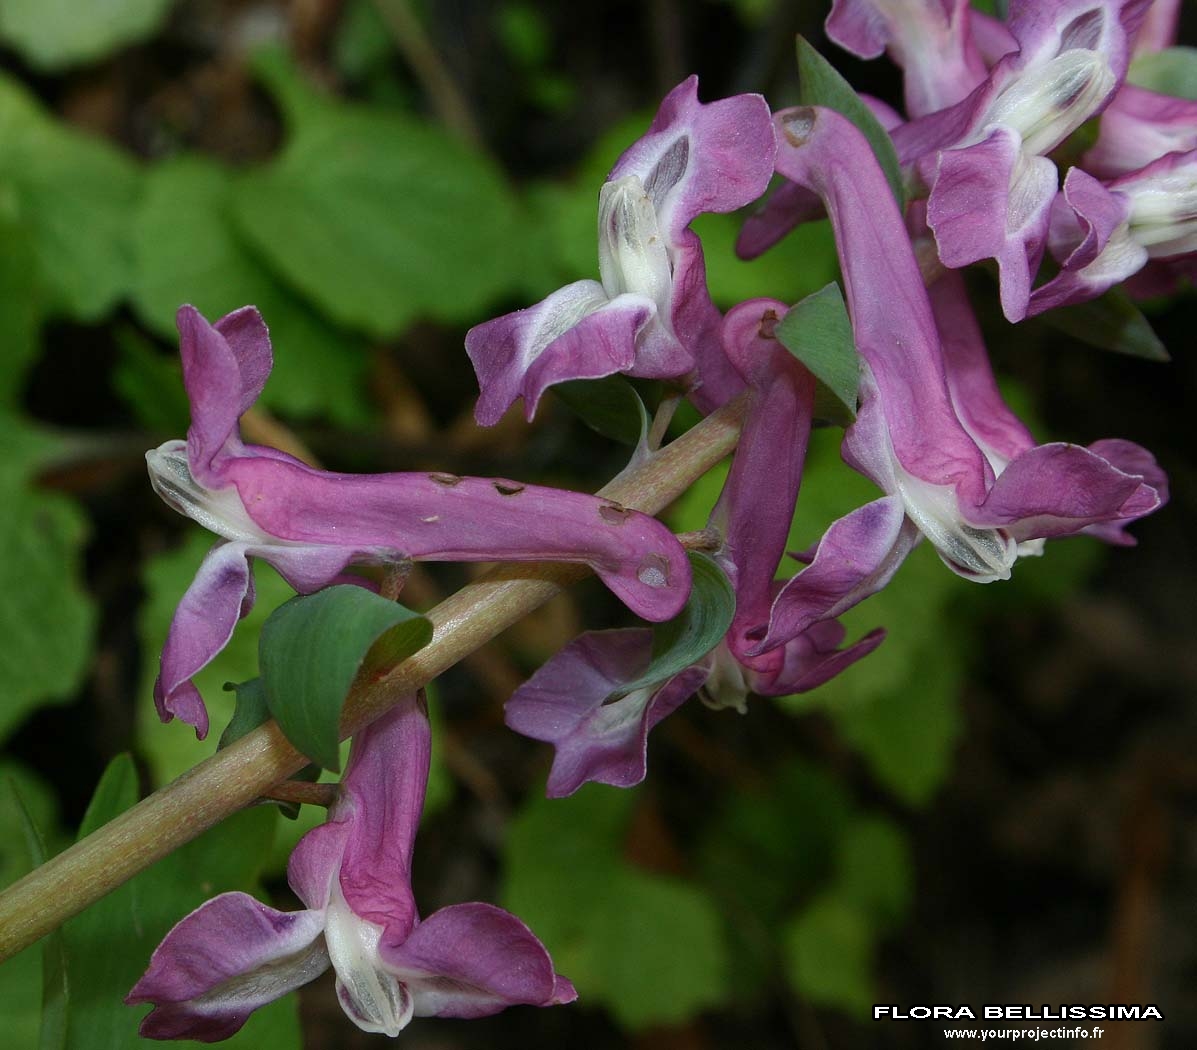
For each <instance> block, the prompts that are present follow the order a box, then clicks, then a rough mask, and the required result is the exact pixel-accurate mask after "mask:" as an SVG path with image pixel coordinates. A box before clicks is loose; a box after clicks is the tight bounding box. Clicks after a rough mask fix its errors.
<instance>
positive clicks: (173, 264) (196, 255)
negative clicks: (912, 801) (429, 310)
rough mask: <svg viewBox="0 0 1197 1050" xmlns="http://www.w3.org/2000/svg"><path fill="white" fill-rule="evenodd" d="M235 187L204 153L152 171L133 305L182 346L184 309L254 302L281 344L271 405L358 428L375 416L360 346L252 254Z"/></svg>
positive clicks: (139, 225)
mask: <svg viewBox="0 0 1197 1050" xmlns="http://www.w3.org/2000/svg"><path fill="white" fill-rule="evenodd" d="M232 186H233V176H232V174H231V173H230V172H228V171H226V170H225V169H224V168H222V167H221V166H220V165H218V164H216V163H215V162H213V161H210V160H207V159H205V158H202V157H179V158H176V159H174V160H171V161H168V162H166V163H165V164H161V165H158V166H157V167H155V168H153V169H152V170H151V171H150V172H149V173H148V175H147V177H146V192H145V197H144V198H143V200H142V202H141V206H140V207H139V208H138V211H137V214H136V218H135V221H134V225H133V234H132V240H133V247H134V251H135V256H136V263H137V266H136V275H135V278H134V287H133V305H134V307H135V308H136V309H137V312H138V314H139V315H140V316H141V317H142V319H143V320H144V321H145V323H146V324H147V325H148V326H149V327H151V328H153V329H154V330H155V331H156V332H158V333H159V334H160V335H162V336H163V338H165V339H167V340H168V341H169V342H170V343H171V345H177V340H178V334H177V331H176V329H175V312H176V311H177V310H178V308H179V306H180V305H181V304H183V303H191V304H192V305H194V306H195V307H196V308H197V309H199V311H200V312H201V313H203V314H204V315H205V316H206V317H207V318H208V319H209V320H212V321H215V320H216V318H218V317H221V316H223V315H224V314H226V313H229V312H230V311H232V310H236V309H238V308H239V307H242V306H246V305H252V306H256V307H257V308H258V309H259V310H260V311H261V313H262V317H263V319H264V320H265V321H266V325H267V327H268V328H269V329H270V338H271V342H272V344H273V346H274V371H273V373H272V374H271V377H270V380H269V382H268V383H267V384H266V389H265V391H264V392H263V396H262V399H263V402H264V403H265V404H267V405H269V406H271V407H273V408H278V409H282V410H284V411H286V412H290V413H294V414H299V415H311V414H317V413H322V414H325V415H328V416H330V417H331V418H333V419H335V420H336V421H338V422H341V423H354V422H360V421H361V420H362V419H363V418H364V417H365V416H366V414H367V413H366V408H365V404H364V400H363V387H364V383H365V375H364V373H365V365H366V355H365V349H364V347H363V345H362V342H361V340H360V339H358V338H356V337H354V336H350V335H347V334H345V333H344V332H342V331H340V330H338V329H337V328H335V327H333V326H332V325H330V324H329V323H328V322H326V321H325V320H324V319H323V318H321V317H320V316H318V315H317V314H316V313H315V312H313V310H312V309H311V308H310V307H308V306H307V305H306V304H305V303H303V302H302V301H301V300H300V299H299V298H297V297H296V296H295V295H293V294H292V293H291V292H290V291H288V290H287V289H286V288H285V287H284V286H282V285H281V284H280V283H279V282H278V280H277V279H276V278H275V277H274V276H273V275H272V274H271V273H270V272H269V271H268V270H267V269H266V268H265V267H264V266H263V265H262V263H261V262H260V261H259V259H258V258H257V257H256V256H255V255H254V254H253V253H252V252H251V251H250V249H249V247H248V246H247V245H246V244H245V243H244V242H243V240H242V238H241V237H240V235H239V234H238V233H237V231H236V230H235V229H234V227H233V224H232V221H231V215H230V211H229V209H230V198H231V195H232ZM179 382H180V383H181V380H180V381H179ZM180 389H181V386H180Z"/></svg>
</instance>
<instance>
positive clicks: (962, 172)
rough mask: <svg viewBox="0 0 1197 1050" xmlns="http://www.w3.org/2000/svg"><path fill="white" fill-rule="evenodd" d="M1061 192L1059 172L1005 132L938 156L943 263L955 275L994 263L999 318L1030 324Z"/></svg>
mask: <svg viewBox="0 0 1197 1050" xmlns="http://www.w3.org/2000/svg"><path fill="white" fill-rule="evenodd" d="M1056 186H1057V176H1056V166H1055V165H1054V164H1053V163H1052V162H1051V161H1050V160H1048V159H1047V158H1046V157H1036V156H1032V155H1030V154H1029V153H1028V152H1026V151H1024V149H1023V144H1022V142H1021V140H1020V139H1019V137H1018V135H1017V133H1016V132H1014V131H1011V130H1010V129H1008V128H1005V127H1001V126H999V127H996V128H994V129H993V130H992V131H991V132H990V134H989V135H988V137H987V138H986V139H985V140H984V141H982V142H978V143H975V144H973V145H970V146H967V147H964V148H961V149H950V150H944V151H943V152H942V153H941V154H940V159H939V168H938V175H937V177H936V179H935V185H934V187H933V188H932V190H931V196H930V198H929V199H928V201H927V224H928V225H929V226H930V227H931V229H932V230H933V231H934V233H935V242H936V245H937V246H938V248H939V257H940V259H941V260H942V261H943V264H944V265H945V266H948V267H951V268H953V269H955V268H957V267H961V266H967V265H968V264H969V263H974V262H978V261H980V260H981V259H996V260H997V262H998V267H999V269H1000V271H1001V296H1002V310H1003V312H1004V313H1005V315H1006V317H1007V318H1008V319H1009V320H1011V321H1018V320H1021V319H1022V318H1023V317H1025V316H1026V310H1027V303H1028V301H1029V299H1030V294H1031V281H1032V280H1033V279H1034V276H1035V273H1036V272H1037V271H1038V269H1039V263H1040V262H1041V261H1042V259H1043V250H1044V246H1045V244H1046V242H1047V231H1048V222H1049V218H1050V214H1051V204H1052V200H1053V199H1054V198H1055V196H1056Z"/></svg>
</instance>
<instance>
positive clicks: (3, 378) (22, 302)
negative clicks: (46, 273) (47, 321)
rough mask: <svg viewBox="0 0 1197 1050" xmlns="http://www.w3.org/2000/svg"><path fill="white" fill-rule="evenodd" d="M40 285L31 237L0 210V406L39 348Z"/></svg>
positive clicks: (15, 391)
mask: <svg viewBox="0 0 1197 1050" xmlns="http://www.w3.org/2000/svg"><path fill="white" fill-rule="evenodd" d="M40 325H41V304H40V289H39V288H38V284H37V257H36V254H35V252H34V246H33V238H32V237H31V236H30V233H29V230H28V228H27V227H26V226H25V225H24V224H23V223H20V222H16V221H13V220H10V219H8V218H7V217H5V216H3V215H2V214H0V406H10V405H13V404H15V403H16V402H17V401H18V400H19V399H20V396H21V387H22V385H23V382H24V379H25V373H26V372H27V371H28V368H29V366H30V365H31V364H32V363H33V361H34V359H35V358H36V357H37V353H38V350H39V349H40V346H39V343H38V329H39V327H40Z"/></svg>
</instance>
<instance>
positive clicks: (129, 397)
mask: <svg viewBox="0 0 1197 1050" xmlns="http://www.w3.org/2000/svg"><path fill="white" fill-rule="evenodd" d="M116 343H117V348H118V350H119V356H118V358H117V361H116V364H115V366H114V367H113V370H112V386H113V389H114V390H115V391H116V392H117V393H118V394H120V396H121V397H122V398H123V399H124V401H125V404H126V406H127V407H128V408H129V411H131V412H132V413H133V415H134V416H135V417H136V418H137V420H138V421H139V422H140V423H141V424H142V426H144V427H146V428H147V429H148V430H150V432H151V433H153V434H156V435H162V436H163V437H166V436H167V435H171V436H178V435H182V434H186V433H187V428H188V427H189V426H190V425H191V405H190V404H189V403H188V401H187V391H186V390H184V389H183V371H182V368H181V366H180V363H179V355H178V353H177V352H176V353H175V354H174V355H172V356H167V355H166V354H160V353H158V351H157V350H156V348H155V347H154V345H153V344H152V343H151V342H150V341H149V340H148V339H146V338H145V337H144V336H143V335H142V334H141V333H140V332H139V331H137V330H136V329H135V328H133V327H131V326H130V327H124V328H119V329H117V333H116Z"/></svg>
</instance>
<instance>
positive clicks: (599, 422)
mask: <svg viewBox="0 0 1197 1050" xmlns="http://www.w3.org/2000/svg"><path fill="white" fill-rule="evenodd" d="M551 389H552V391H553V393H554V394H556V395H557V396H558V397H559V398H561V400H562V401H563V402H564V403H565V406H566V407H567V408H568V409H569V410H570V411H571V412H573V413H574V415H576V416H577V417H578V418H579V419H581V420H582V422H583V423H585V424H586V425H587V426H588V427H590V429H591V430H594V431H596V432H597V433H599V434H602V435H603V437H608V438H611V440H612V441H618V442H620V443H621V444H624V445H632V446H636V445H639V444H640V442H641V441H643V440H644V438H645V435H646V434H647V432H648V410H647V409H646V408H645V407H644V402H643V401H641V400H640V395H639V394H638V393H636V388H635V387H634V386H632V384H631V383H629V382H628V381H627V380H626V379H624V377H623V376H605V377H604V378H602V379H570V380H568V381H567V382H564V383H557V384H556V385H555V386H553V387H552V388H551Z"/></svg>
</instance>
